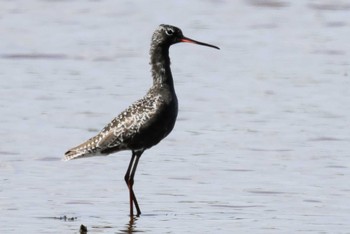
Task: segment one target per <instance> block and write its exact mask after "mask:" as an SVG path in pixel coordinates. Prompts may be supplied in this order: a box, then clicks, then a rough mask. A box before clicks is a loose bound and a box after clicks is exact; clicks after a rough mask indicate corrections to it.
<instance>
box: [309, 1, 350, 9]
mask: <svg viewBox="0 0 350 234" xmlns="http://www.w3.org/2000/svg"><path fill="white" fill-rule="evenodd" d="M308 6H309V7H310V8H311V9H314V10H322V11H348V10H350V4H349V3H310V4H309V5H308Z"/></svg>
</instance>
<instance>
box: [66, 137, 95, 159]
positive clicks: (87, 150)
mask: <svg viewBox="0 0 350 234" xmlns="http://www.w3.org/2000/svg"><path fill="white" fill-rule="evenodd" d="M98 137H99V136H98V135H97V136H95V137H93V138H90V139H89V140H87V141H86V142H84V143H83V144H80V145H78V146H76V147H74V148H72V149H70V150H68V151H67V152H66V153H65V154H64V157H63V161H68V160H71V159H77V158H83V157H84V158H85V157H92V156H97V155H100V148H99V147H98V144H97V143H98Z"/></svg>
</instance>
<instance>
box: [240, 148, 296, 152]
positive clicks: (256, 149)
mask: <svg viewBox="0 0 350 234" xmlns="http://www.w3.org/2000/svg"><path fill="white" fill-rule="evenodd" d="M246 149H247V150H250V151H259V152H290V151H293V150H291V149H261V148H246Z"/></svg>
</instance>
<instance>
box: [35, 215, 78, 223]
mask: <svg viewBox="0 0 350 234" xmlns="http://www.w3.org/2000/svg"><path fill="white" fill-rule="evenodd" d="M39 218H40V219H57V220H62V221H70V222H72V221H76V220H77V219H78V218H77V217H68V216H66V215H63V216H59V217H39Z"/></svg>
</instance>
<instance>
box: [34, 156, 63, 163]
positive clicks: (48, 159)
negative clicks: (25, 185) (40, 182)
mask: <svg viewBox="0 0 350 234" xmlns="http://www.w3.org/2000/svg"><path fill="white" fill-rule="evenodd" d="M60 160H61V159H60V158H57V157H43V158H38V159H37V161H46V162H51V161H60Z"/></svg>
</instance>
